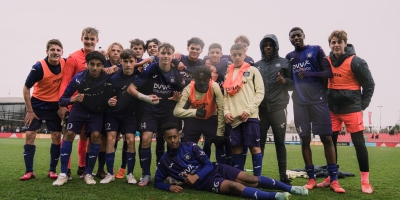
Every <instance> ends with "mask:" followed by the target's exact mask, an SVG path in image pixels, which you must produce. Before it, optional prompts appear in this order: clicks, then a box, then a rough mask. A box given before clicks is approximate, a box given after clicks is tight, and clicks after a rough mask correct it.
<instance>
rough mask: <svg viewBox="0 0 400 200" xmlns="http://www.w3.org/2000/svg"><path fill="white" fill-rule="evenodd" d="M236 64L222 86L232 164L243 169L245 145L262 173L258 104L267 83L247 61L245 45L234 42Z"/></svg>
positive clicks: (257, 172)
mask: <svg viewBox="0 0 400 200" xmlns="http://www.w3.org/2000/svg"><path fill="white" fill-rule="evenodd" d="M230 52H231V60H232V61H233V64H232V65H230V66H229V67H228V71H227V74H226V76H225V82H224V84H223V88H224V90H225V93H224V102H225V104H224V115H225V122H226V123H227V124H229V125H230V126H227V127H226V128H227V131H229V135H230V136H229V137H230V141H231V145H232V153H233V155H232V158H233V159H232V163H233V165H234V167H235V168H238V169H240V170H242V171H243V169H244V157H243V155H242V153H243V146H248V147H249V148H250V152H251V154H252V160H253V170H254V171H253V173H254V175H255V176H259V175H261V169H262V154H261V149H260V124H259V120H258V106H259V105H260V103H261V101H262V100H263V98H264V90H265V89H264V83H263V80H262V77H261V74H260V72H259V71H258V70H257V68H255V67H252V66H250V64H248V63H246V62H244V58H245V57H246V53H245V48H244V46H243V45H241V44H234V45H233V46H232V47H231V49H230Z"/></svg>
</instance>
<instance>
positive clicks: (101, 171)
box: [96, 170, 107, 179]
mask: <svg viewBox="0 0 400 200" xmlns="http://www.w3.org/2000/svg"><path fill="white" fill-rule="evenodd" d="M106 176H107V174H106V172H105V171H104V170H99V171H97V173H96V177H97V178H101V179H104V178H105V177H106Z"/></svg>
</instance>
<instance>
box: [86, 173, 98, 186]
mask: <svg viewBox="0 0 400 200" xmlns="http://www.w3.org/2000/svg"><path fill="white" fill-rule="evenodd" d="M85 182H86V184H88V185H94V184H96V181H95V180H94V179H93V176H92V175H91V174H86V175H85Z"/></svg>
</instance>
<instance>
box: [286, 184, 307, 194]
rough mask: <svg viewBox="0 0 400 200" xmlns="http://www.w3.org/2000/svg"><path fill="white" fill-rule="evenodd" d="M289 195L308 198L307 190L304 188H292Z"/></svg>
mask: <svg viewBox="0 0 400 200" xmlns="http://www.w3.org/2000/svg"><path fill="white" fill-rule="evenodd" d="M290 193H292V194H299V195H303V196H308V189H307V188H306V187H304V186H292V188H291V189H290Z"/></svg>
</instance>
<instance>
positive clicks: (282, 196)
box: [256, 192, 292, 200]
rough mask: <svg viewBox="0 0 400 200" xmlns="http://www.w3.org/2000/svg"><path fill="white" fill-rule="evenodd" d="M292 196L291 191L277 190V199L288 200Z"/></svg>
mask: <svg viewBox="0 0 400 200" xmlns="http://www.w3.org/2000/svg"><path fill="white" fill-rule="evenodd" d="M291 196H292V195H291V194H290V193H289V192H277V193H276V195H275V199H277V200H288V199H289V198H290V197H291ZM256 198H257V197H256Z"/></svg>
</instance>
